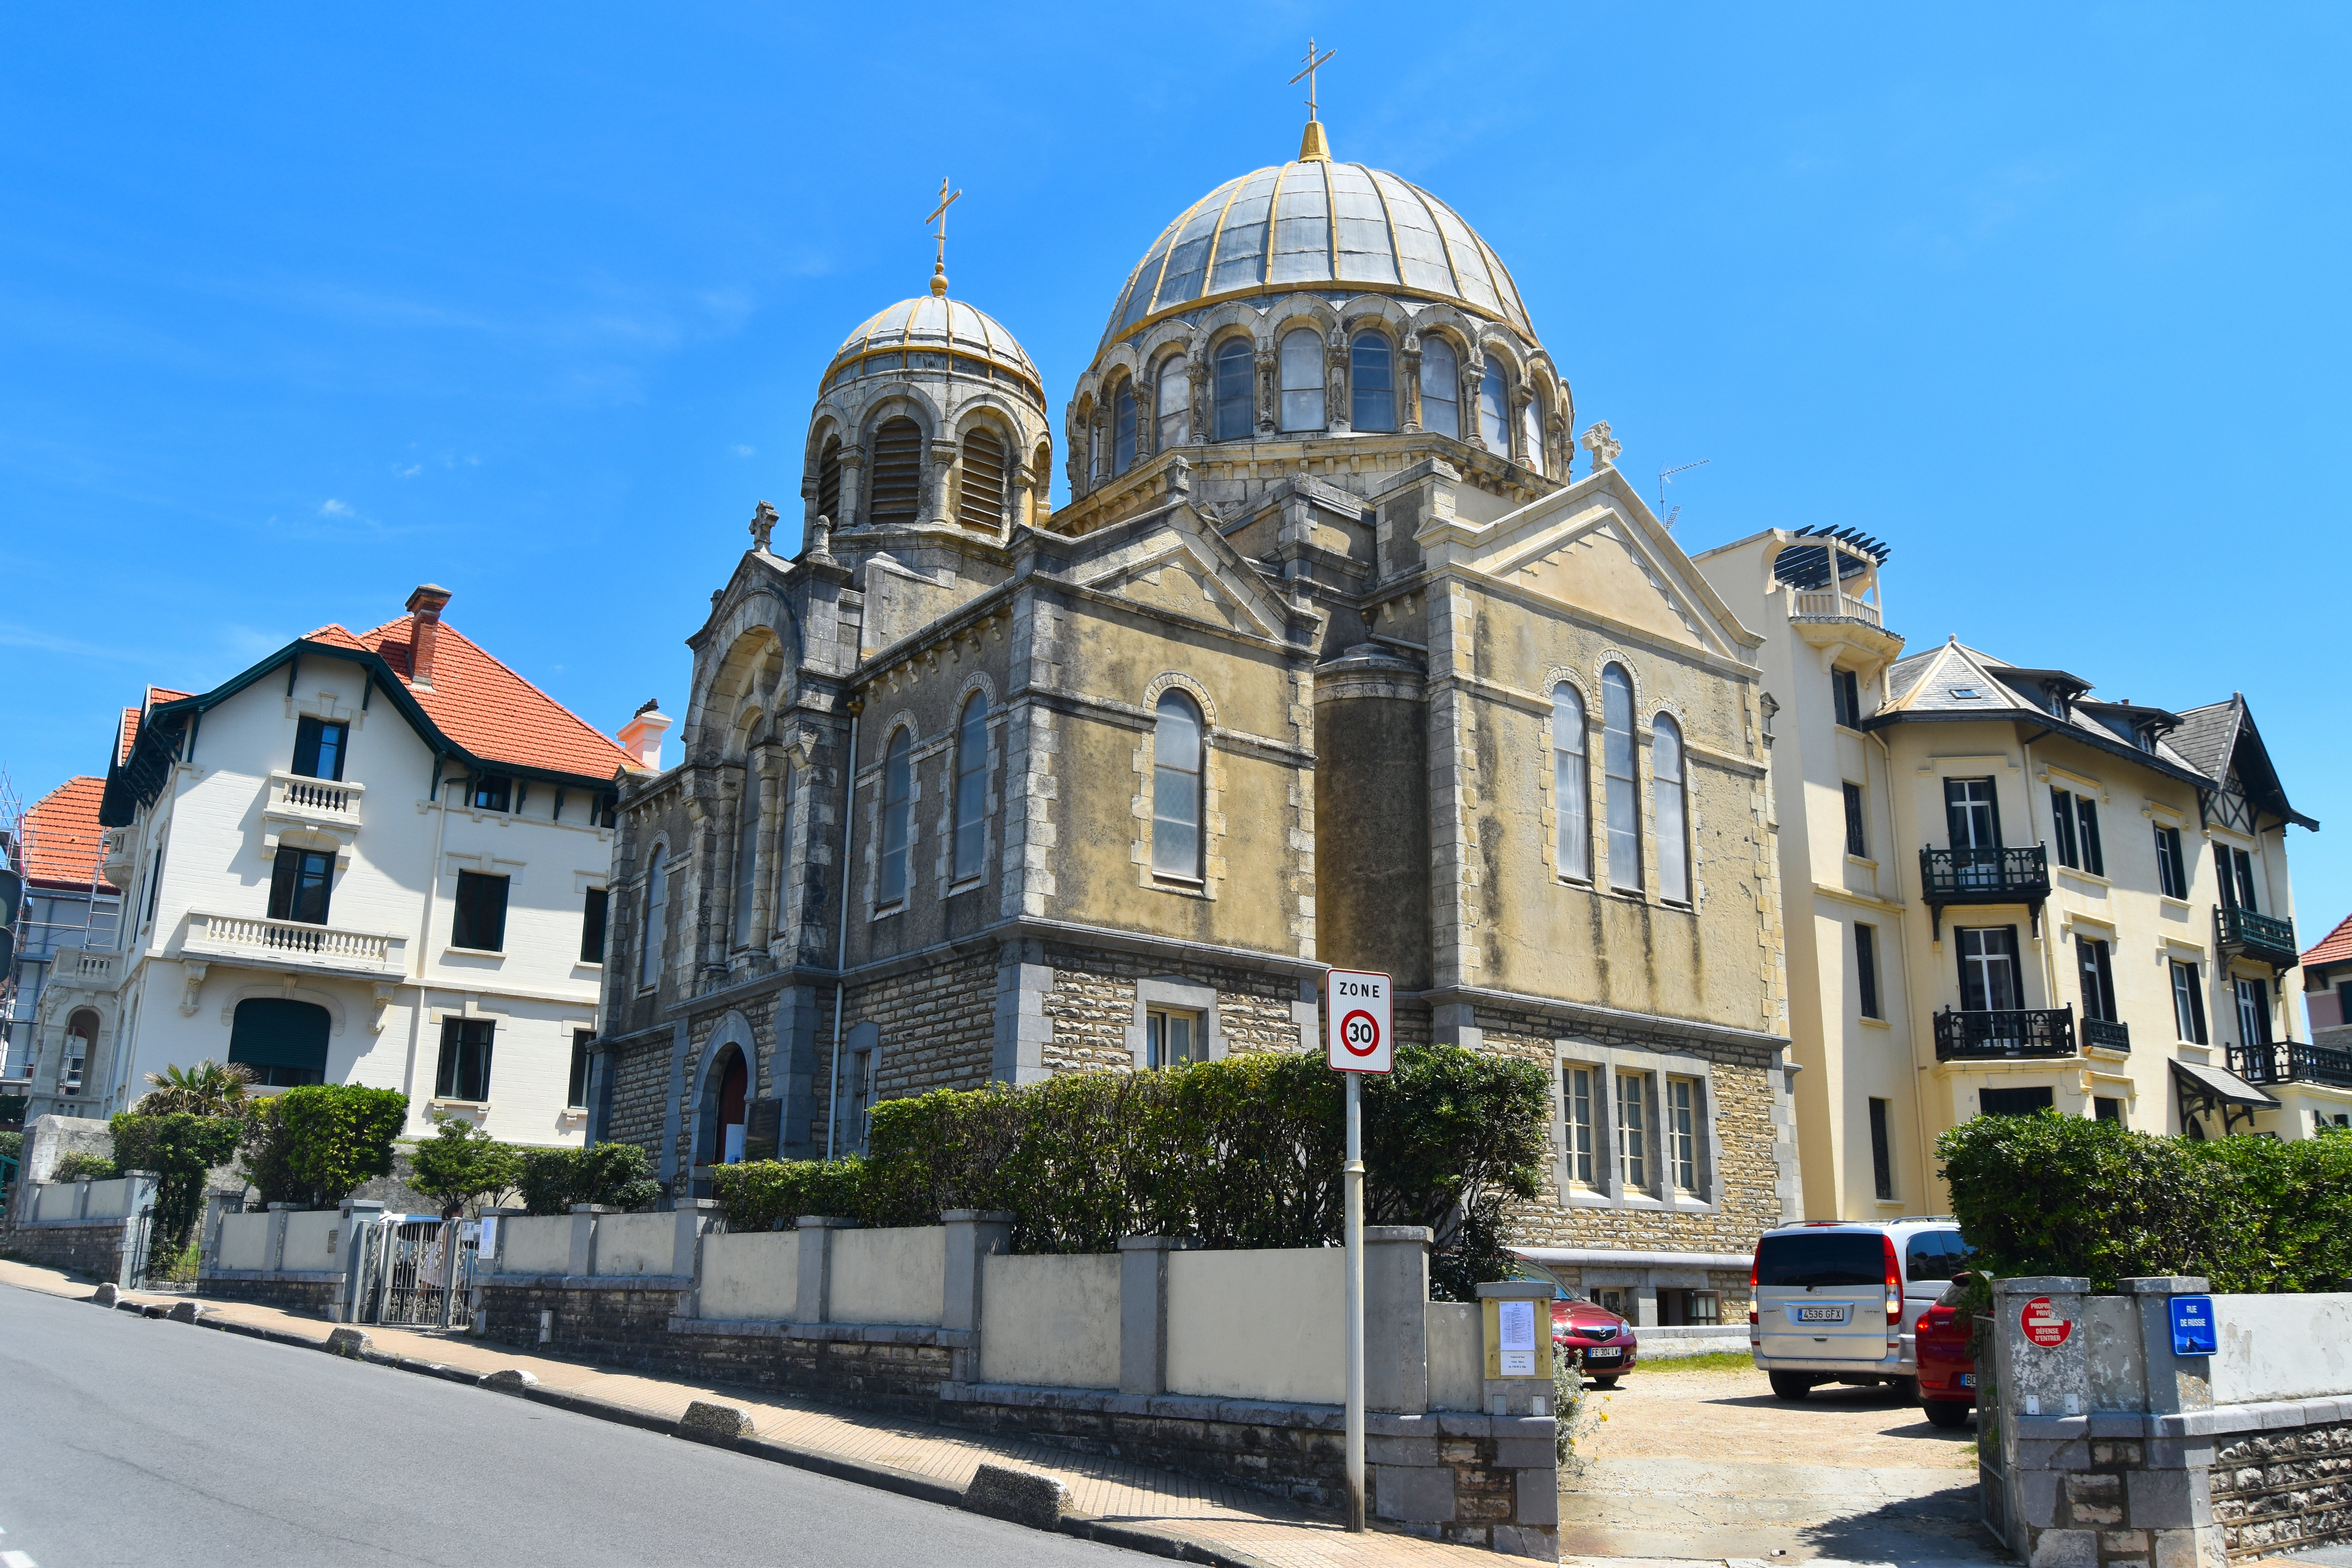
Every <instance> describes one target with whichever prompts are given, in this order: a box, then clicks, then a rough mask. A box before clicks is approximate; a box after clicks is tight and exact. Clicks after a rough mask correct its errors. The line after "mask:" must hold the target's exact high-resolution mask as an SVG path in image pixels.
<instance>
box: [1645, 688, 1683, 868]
mask: <svg viewBox="0 0 2352 1568" xmlns="http://www.w3.org/2000/svg"><path fill="white" fill-rule="evenodd" d="M1688 787H1689V786H1688V784H1686V783H1685V780H1684V777H1683V732H1682V729H1681V727H1680V726H1679V725H1677V724H1676V723H1675V721H1673V720H1672V719H1669V718H1667V717H1666V716H1665V715H1664V714H1663V713H1661V714H1659V715H1658V716H1657V717H1656V718H1655V719H1654V720H1652V721H1650V823H1651V826H1654V828H1656V829H1657V834H1658V897H1660V898H1662V899H1664V900H1666V901H1667V902H1668V903H1670V904H1686V903H1689V902H1690V901H1691V885H1690V801H1689V797H1688V796H1687V795H1685V790H1687V789H1688Z"/></svg>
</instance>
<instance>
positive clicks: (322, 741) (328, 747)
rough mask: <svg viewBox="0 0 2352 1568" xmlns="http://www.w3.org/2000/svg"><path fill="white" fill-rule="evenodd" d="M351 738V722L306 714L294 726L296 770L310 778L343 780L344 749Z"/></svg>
mask: <svg viewBox="0 0 2352 1568" xmlns="http://www.w3.org/2000/svg"><path fill="white" fill-rule="evenodd" d="M350 738H351V726H350V725H348V724H338V723H335V722H332V721H329V720H325V719H313V718H311V717H310V716H309V715H308V714H305V715H304V716H303V717H302V719H301V720H300V721H299V722H297V723H296V725H295V726H294V767H293V770H292V771H293V772H295V773H300V774H301V775H302V776H303V777H304V778H308V779H331V780H334V781H337V782H340V781H341V778H342V776H343V750H344V747H345V744H346V742H348V741H349V740H350Z"/></svg>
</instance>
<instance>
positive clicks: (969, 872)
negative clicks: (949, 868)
mask: <svg viewBox="0 0 2352 1568" xmlns="http://www.w3.org/2000/svg"><path fill="white" fill-rule="evenodd" d="M955 769H956V771H955V869H954V876H953V879H954V880H956V881H959V882H961V881H962V880H964V879H966V878H968V877H977V876H979V875H980V874H981V869H982V862H983V860H984V859H985V850H986V847H987V841H988V823H987V806H988V699H987V698H986V697H984V696H982V694H981V693H979V692H977V691H975V692H973V693H972V694H971V697H970V698H968V699H966V700H965V702H964V705H963V720H962V722H961V723H960V724H958V725H957V726H956V763H955Z"/></svg>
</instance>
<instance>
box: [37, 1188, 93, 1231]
mask: <svg viewBox="0 0 2352 1568" xmlns="http://www.w3.org/2000/svg"><path fill="white" fill-rule="evenodd" d="M78 1189H79V1183H76V1182H56V1183H51V1184H47V1185H43V1186H37V1187H35V1188H34V1189H33V1212H32V1213H31V1215H28V1216H27V1217H28V1218H30V1219H33V1220H35V1221H39V1222H44V1223H51V1224H54V1223H56V1222H57V1221H59V1220H69V1219H73V1218H75V1217H77V1216H78V1215H79V1213H80V1209H81V1194H80V1192H79V1190H78Z"/></svg>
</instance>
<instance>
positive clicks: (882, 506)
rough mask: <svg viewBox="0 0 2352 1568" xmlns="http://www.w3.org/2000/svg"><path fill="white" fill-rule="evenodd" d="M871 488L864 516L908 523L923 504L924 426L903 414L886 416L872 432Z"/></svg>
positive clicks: (880, 520) (868, 519)
mask: <svg viewBox="0 0 2352 1568" xmlns="http://www.w3.org/2000/svg"><path fill="white" fill-rule="evenodd" d="M873 475H874V488H873V491H872V499H871V500H868V501H867V502H866V520H867V521H870V522H875V523H910V522H913V521H916V517H917V513H918V512H919V511H920V510H921V508H922V504H923V427H922V426H919V425H918V424H916V423H915V422H914V421H913V420H911V419H908V418H905V417H900V418H897V419H885V420H884V421H883V422H882V424H881V426H879V427H878V428H877V429H876V430H875V432H874V463H873Z"/></svg>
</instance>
